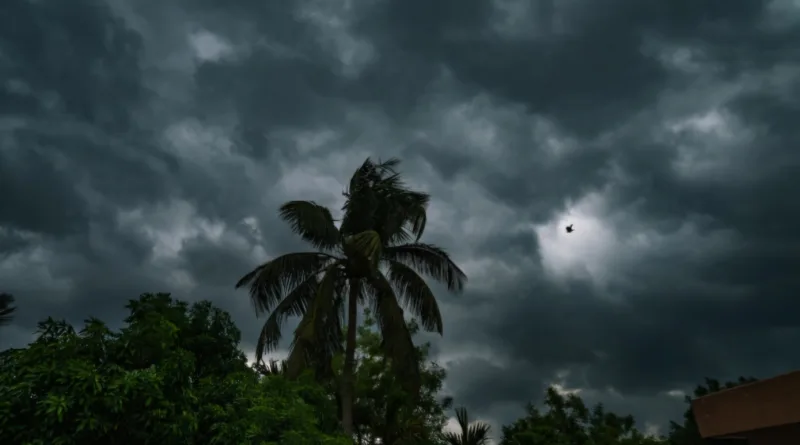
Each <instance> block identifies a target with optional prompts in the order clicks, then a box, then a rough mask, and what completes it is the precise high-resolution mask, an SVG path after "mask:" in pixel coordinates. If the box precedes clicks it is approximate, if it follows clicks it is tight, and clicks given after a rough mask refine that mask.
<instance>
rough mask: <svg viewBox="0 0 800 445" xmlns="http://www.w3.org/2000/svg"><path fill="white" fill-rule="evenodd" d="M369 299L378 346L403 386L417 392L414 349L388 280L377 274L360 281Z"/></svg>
mask: <svg viewBox="0 0 800 445" xmlns="http://www.w3.org/2000/svg"><path fill="white" fill-rule="evenodd" d="M364 284H365V288H366V290H367V292H368V293H370V294H371V295H372V298H371V299H370V301H371V303H372V310H373V312H374V313H375V320H376V322H377V325H378V328H379V329H380V332H381V338H382V342H381V346H382V349H383V351H384V353H385V354H386V357H388V358H389V359H390V360H391V365H392V368H393V369H394V372H395V373H396V375H397V376H398V378H399V380H400V382H402V385H403V387H404V389H405V390H407V391H408V392H409V393H411V394H413V395H418V393H419V388H420V386H421V376H420V370H419V363H418V361H417V356H416V354H417V349H416V348H415V347H414V341H413V340H412V339H411V333H410V332H409V330H408V325H407V324H406V321H405V318H404V317H403V309H402V308H401V307H400V305H399V304H398V302H397V296H396V295H395V293H394V290H393V289H392V286H391V284H390V283H389V281H388V280H387V279H386V277H384V276H383V274H378V275H377V276H375V277H374V278H373V279H371V280H366V281H365V282H364Z"/></svg>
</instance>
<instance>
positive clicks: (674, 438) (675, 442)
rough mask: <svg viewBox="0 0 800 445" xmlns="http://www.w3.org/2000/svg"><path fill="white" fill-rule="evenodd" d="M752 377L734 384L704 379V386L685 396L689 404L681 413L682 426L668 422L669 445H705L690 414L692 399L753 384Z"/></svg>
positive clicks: (741, 379)
mask: <svg viewBox="0 0 800 445" xmlns="http://www.w3.org/2000/svg"><path fill="white" fill-rule="evenodd" d="M755 381H756V379H755V378H753V377H739V379H738V380H737V381H735V382H725V383H724V384H723V383H720V382H719V380H714V379H710V378H706V379H705V382H704V384H702V385H697V387H696V388H695V389H694V392H693V394H692V397H690V396H686V398H685V400H686V403H687V404H690V405H689V407H688V408H686V411H685V412H684V413H683V424H678V423H676V422H670V428H669V429H670V431H669V435H668V436H667V441H668V443H669V445H705V444H706V441H705V440H704V439H703V438H702V437H701V436H700V430H699V429H698V427H697V421H696V420H695V418H694V413H693V412H692V406H691V402H692V399H694V398H697V397H703V396H707V395H709V394H713V393H715V392H717V391H722V390H723V389H730V388H734V387H736V386H739V385H743V384H745V383H752V382H755Z"/></svg>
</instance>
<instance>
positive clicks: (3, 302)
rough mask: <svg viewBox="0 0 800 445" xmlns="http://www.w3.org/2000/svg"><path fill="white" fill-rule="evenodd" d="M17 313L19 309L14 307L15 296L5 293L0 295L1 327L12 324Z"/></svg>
mask: <svg viewBox="0 0 800 445" xmlns="http://www.w3.org/2000/svg"><path fill="white" fill-rule="evenodd" d="M16 311H17V308H16V306H14V296H13V295H11V294H7V293H5V292H3V293H0V326H5V325H7V324H9V323H11V320H12V319H13V318H14V313H15V312H16Z"/></svg>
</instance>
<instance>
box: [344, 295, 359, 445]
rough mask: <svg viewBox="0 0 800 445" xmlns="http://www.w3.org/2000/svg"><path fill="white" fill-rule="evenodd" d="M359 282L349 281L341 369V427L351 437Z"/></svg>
mask: <svg viewBox="0 0 800 445" xmlns="http://www.w3.org/2000/svg"><path fill="white" fill-rule="evenodd" d="M359 284H360V283H359V282H358V281H356V280H351V281H350V295H349V296H348V301H347V337H346V338H345V347H344V367H343V369H342V387H341V388H340V391H341V395H342V428H343V429H344V433H345V434H347V437H353V403H354V401H355V400H354V398H355V381H354V377H355V376H354V373H355V364H356V328H357V321H358V320H357V318H358V295H359Z"/></svg>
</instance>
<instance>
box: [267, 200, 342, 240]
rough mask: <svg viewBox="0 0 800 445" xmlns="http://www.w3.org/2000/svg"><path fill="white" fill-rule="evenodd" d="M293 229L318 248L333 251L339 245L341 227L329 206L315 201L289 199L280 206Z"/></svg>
mask: <svg viewBox="0 0 800 445" xmlns="http://www.w3.org/2000/svg"><path fill="white" fill-rule="evenodd" d="M280 216H281V218H282V219H283V220H284V221H286V222H287V223H289V225H290V226H291V228H292V231H294V232H295V233H297V234H298V235H300V237H301V238H303V239H304V240H305V241H308V242H309V243H311V245H312V246H314V247H316V248H317V249H322V250H327V251H331V250H334V249H336V247H337V246H338V245H339V242H340V237H339V229H337V228H336V224H335V223H334V221H333V216H332V215H331V211H330V210H328V208H326V207H324V206H321V205H319V204H317V203H315V202H313V201H289V202H287V203H285V204H284V205H282V206H281V208H280Z"/></svg>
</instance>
